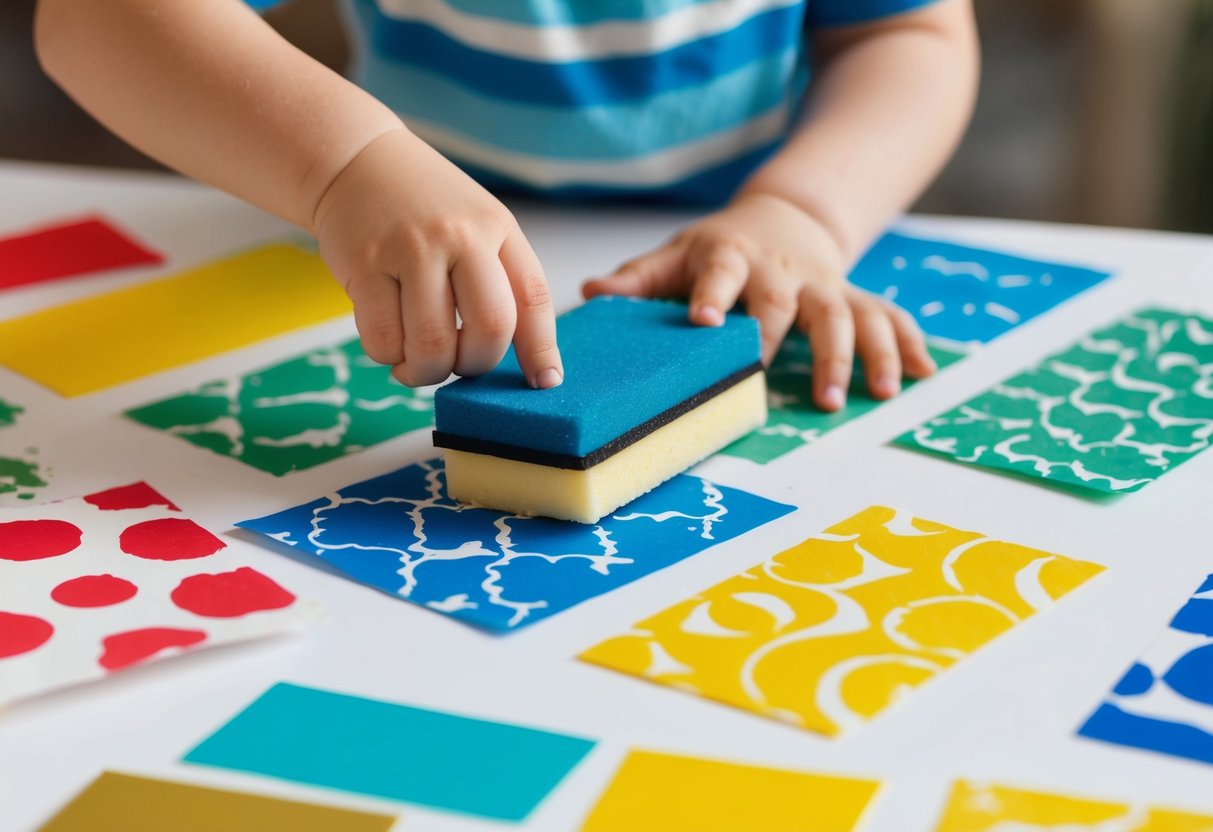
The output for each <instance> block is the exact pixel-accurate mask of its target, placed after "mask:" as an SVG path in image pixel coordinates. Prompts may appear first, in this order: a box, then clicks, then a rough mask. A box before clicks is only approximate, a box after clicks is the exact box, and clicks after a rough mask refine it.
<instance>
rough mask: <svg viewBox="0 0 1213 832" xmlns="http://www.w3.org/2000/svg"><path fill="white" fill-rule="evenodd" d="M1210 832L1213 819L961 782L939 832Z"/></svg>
mask: <svg viewBox="0 0 1213 832" xmlns="http://www.w3.org/2000/svg"><path fill="white" fill-rule="evenodd" d="M1011 830H1014V832H1060V831H1061V830H1064V832H1210V830H1213V815H1194V814H1191V813H1188V812H1178V811H1174V810H1171V809H1160V808H1154V807H1147V806H1137V805H1130V804H1128V803H1120V802H1113V801H1106V800H1090V799H1087V798H1082V797H1069V796H1066V795H1060V794H1049V793H1045V792H1035V791H1026V790H1024V789H1015V788H1010V787H1008V786H998V785H987V784H976V783H967V782H964V781H961V782H958V783H956V784H955V786H953V788H952V794H951V797H950V798H949V799H948V805H947V806H946V807H945V808H944V811H943V815H942V816H941V817H940V819H939V825H938V826H936V827H935V832H1011Z"/></svg>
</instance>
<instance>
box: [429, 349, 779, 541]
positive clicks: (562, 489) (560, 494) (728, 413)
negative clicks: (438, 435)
mask: <svg viewBox="0 0 1213 832" xmlns="http://www.w3.org/2000/svg"><path fill="white" fill-rule="evenodd" d="M766 421H767V398H766V380H765V377H764V376H763V374H762V373H761V372H759V373H754V375H752V376H749V377H748V378H746V379H745V380H743V381H741V382H739V383H737V384H736V385H734V386H733V387H730V388H729V389H728V390H725V391H724V392H723V393H721V394H719V395H717V396H713V397H712V398H711V399H708V400H707V401H706V402H704V403H703V404H701V405H700V406H699V407H697V408H695V409H694V410H690V411H688V412H686V413H684V414H683V415H682V416H679V417H678V418H677V419H675V420H674V421H672V422H670V423H669V424H667V425H663V426H662V427H660V428H658V429H657V430H655V431H653V432H652V433H650V434H649V435H648V436H646V437H644V438H643V439H640V440H639V441H637V442H635V443H633V444H632V445H629V446H628V447H626V448H624V449H623V450H622V451H620V452H619V453H617V454H615V455H613V456H610V457H608V458H607V459H605V460H603V461H602V462H600V463H598V464H597V465H595V466H593V467H591V468H587V469H585V470H584V471H576V470H570V469H567V468H552V467H549V466H547V465H536V464H535V463H533V462H518V461H516V460H512V459H502V458H500V457H495V456H489V455H487V454H477V453H471V452H469V451H454V450H448V451H447V452H446V484H447V493H448V494H449V495H450V496H451V497H452V498H453V499H456V500H459V501H461V502H465V503H475V504H477V505H480V506H484V507H486V508H495V509H499V510H501V511H508V512H510V513H512V514H521V515H527V516H530V515H542V516H544V517H556V518H559V519H561V520H576V521H578V522H580V523H597V522H598V521H599V520H600V519H601V518H602V517H604V516H605V515H607V514H610V513H611V512H612V511H614V510H615V509H617V508H619V507H620V506H622V505H623V504H624V503H629V502H631V501H632V500H634V499H636V498H637V497H639V496H640V495H641V494H644V493H646V492H648V491H651V490H653V489H654V488H656V487H657V486H658V485H661V483H663V482H665V481H666V480H668V479H669V478H670V477H673V476H674V475H675V474H678V473H680V472H682V471H685V470H686V469H687V468H689V467H691V466H692V465H694V464H695V463H696V462H699V461H700V460H701V459H703V458H704V457H706V456H708V455H710V454H713V453H715V452H716V451H718V450H720V449H721V448H723V447H724V446H725V445H727V444H729V443H730V442H732V441H734V440H735V439H739V438H741V437H742V436H744V435H745V434H747V433H749V432H750V431H752V430H754V429H756V428H758V427H761V426H762V425H764V424H766Z"/></svg>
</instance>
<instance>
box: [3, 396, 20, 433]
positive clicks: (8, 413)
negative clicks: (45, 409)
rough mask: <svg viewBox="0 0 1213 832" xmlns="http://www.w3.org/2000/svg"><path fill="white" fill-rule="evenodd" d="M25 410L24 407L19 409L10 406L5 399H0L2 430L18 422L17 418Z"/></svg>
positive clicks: (13, 405) (12, 405)
mask: <svg viewBox="0 0 1213 832" xmlns="http://www.w3.org/2000/svg"><path fill="white" fill-rule="evenodd" d="M24 410H25V408H23V407H18V406H17V405H15V404H9V403H8V402H6V401H5V400H4V399H0V428H4V427H8V426H9V425H11V424H13V423H14V422H16V421H17V416H19V415H20V414H21V413H22V412H23V411H24Z"/></svg>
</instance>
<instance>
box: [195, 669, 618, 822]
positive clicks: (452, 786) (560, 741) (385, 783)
mask: <svg viewBox="0 0 1213 832" xmlns="http://www.w3.org/2000/svg"><path fill="white" fill-rule="evenodd" d="M593 747H594V742H593V741H591V740H585V739H580V738H578V737H570V736H566V735H563V734H553V733H549V732H547V731H537V730H535V729H532V728H523V727H521V726H516V725H507V724H504V723H499V722H486V721H484V720H479V719H469V718H466V717H461V716H455V715H454V714H446V713H440V712H438V711H429V710H424V709H421V708H411V707H408V706H405V705H396V704H393V703H390V702H381V701H378V700H374V699H363V698H360V697H357V696H348V695H345V694H339V693H330V692H328V691H323V690H316V689H314V688H307V687H301V686H298V685H291V684H285V683H283V684H277V685H274V687H272V688H270V689H269V690H268V691H266V692H265V693H264V694H263V695H262V696H261V697H260V698H259V699H257V701H255V702H253V704H251V705H249V706H248V707H247V708H246V709H245V710H244V711H242V712H241V713H239V714H237V715H236V717H235V718H234V719H232V721H231V722H229V723H228V724H227V725H225V726H223V727H222V728H220V729H219V730H218V731H216V732H215V733H214V734H212V735H211V736H210V737H208V738H207V739H206V740H204V741H203V742H202V743H201V744H200V745H199V746H198V747H197V748H195V749H194V750H193V751H191V752H189V753H188V754H187V755H186V756H185V761H186V762H189V763H201V764H203V765H210V766H218V767H221V768H228V769H236V770H238V771H248V772H254V773H256V774H265V775H269V776H270V777H277V778H281V779H284V780H292V781H295V782H299V783H309V784H311V785H315V786H324V787H328V788H334V789H342V790H344V791H349V792H357V793H359V794H367V795H374V796H376V797H386V798H389V799H391V800H400V801H405V802H408V803H418V804H422V805H425V806H434V807H437V808H440V809H449V810H452V811H456V812H465V813H468V814H472V815H480V816H483V817H489V818H496V819H499V820H515V821H517V820H522V819H523V818H525V817H526V816H527V815H528V814H530V812H531V811H532V810H533V809H534V808H535V807H536V806H537V805H538V804H539V803H540V801H542V800H543V799H544V798H545V797H546V796H547V795H548V793H549V792H551V791H552V789H554V788H555V787H556V785H557V784H558V783H559V782H560V781H561V780H562V779H563V778H564V776H565V775H567V774H568V773H569V772H570V771H571V770H572V769H573V768H574V767H575V766H576V765H577V763H579V762H580V761H581V759H582V757H584V756H585V755H586V754H587V753H589V751H590V749H592V748H593Z"/></svg>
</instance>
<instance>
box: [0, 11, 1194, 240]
mask: <svg viewBox="0 0 1213 832" xmlns="http://www.w3.org/2000/svg"><path fill="white" fill-rule="evenodd" d="M333 4H334V0H295V1H294V2H293V3H290V4H287V5H286V6H285V7H284V8H281V9H278V10H275V11H274V12H272V13H270V14H269V15H267V19H268V20H269V21H270V22H271V23H272V24H273V25H274V26H275V27H276V28H278V29H279V31H281V32H282V33H283V34H284V35H285V36H286V37H288V38H289V39H290V40H292V41H293V42H295V43H296V44H297V45H299V46H300V47H301V48H303V49H305V50H306V51H308V52H310V53H311V54H313V55H315V56H316V57H317V58H319V59H320V60H322V61H323V62H325V63H326V64H328V65H329V66H333V67H335V68H338V69H342V68H344V67H345V65H346V63H347V61H348V58H349V55H348V48H347V45H346V43H345V42H344V41H343V40H342V39H341V38H335V37H333V33H334V32H336V31H339V30H340V23H339V21H338V19H337V16H336V13H335V10H334V5H333ZM975 4H976V9H977V15H978V22H979V25H980V27H981V37H982V44H983V50H984V71H983V76H982V88H981V97H980V101H979V104H978V107H977V114H976V116H975V118H974V121H973V125H972V127H971V128H970V130H969V133H968V136H967V137H966V139H965V141H964V144H963V145H962V147H961V149H960V151H959V152H958V153H957V155H956V157H955V159H954V160H953V161H952V163H951V164H950V165H949V167H948V169H947V170H946V171H945V172H944V173H943V175H942V176H941V177H940V179H939V181H938V182H937V183H936V185H935V186H934V187H933V188H932V189H931V190H930V191H929V192H928V193H927V194H926V195H925V196H924V197H923V199H922V200H921V201H920V203H919V204H918V205H917V206H916V210H918V211H924V212H932V213H947V214H972V215H980V216H996V217H1014V218H1022V219H1036V220H1050V221H1059V222H1080V223H1093V224H1101V225H1125V226H1138V227H1145V228H1168V229H1175V230H1188V231H1206V232H1213V0H975ZM33 8H34V0H0V157H9V158H17V159H31V160H40V161H50V162H72V163H80V164H89V165H107V166H117V167H132V168H154V167H157V166H156V164H155V163H154V162H151V161H150V160H148V159H146V158H145V157H143V156H142V155H140V154H139V153H138V152H137V151H135V150H133V149H131V148H130V147H128V146H126V145H125V144H123V143H122V142H121V141H120V140H119V139H117V138H115V137H113V136H111V135H110V134H109V133H108V132H107V131H106V130H105V129H104V128H103V127H101V126H100V125H98V124H97V123H96V122H94V121H93V120H92V119H91V118H89V117H88V116H87V115H86V114H85V113H83V112H81V111H80V110H79V108H77V107H76V106H75V105H74V104H72V102H71V101H70V100H69V99H68V98H67V97H66V96H65V95H63V94H62V93H61V92H59V91H58V89H57V88H56V87H55V86H54V84H52V83H51V82H50V80H49V79H47V78H46V77H45V76H44V75H43V74H42V73H41V71H40V70H39V68H38V64H37V61H36V60H35V57H34V52H33V46H32V43H31V34H30V33H31V27H32V21H33Z"/></svg>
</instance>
